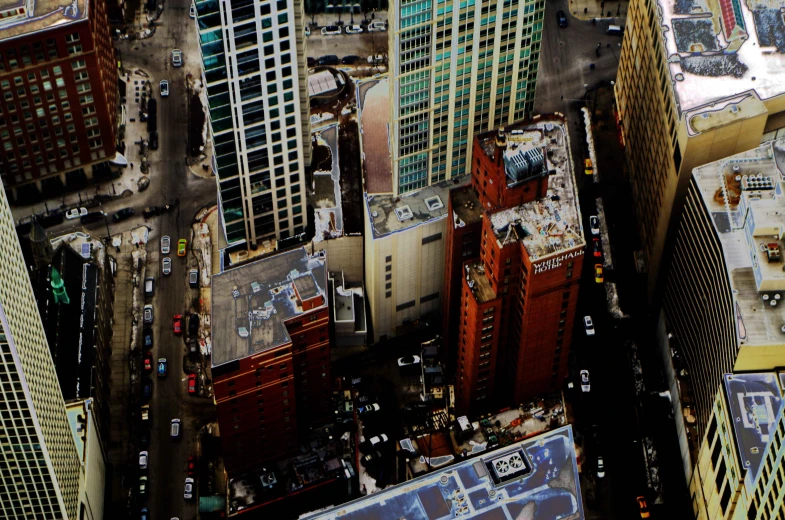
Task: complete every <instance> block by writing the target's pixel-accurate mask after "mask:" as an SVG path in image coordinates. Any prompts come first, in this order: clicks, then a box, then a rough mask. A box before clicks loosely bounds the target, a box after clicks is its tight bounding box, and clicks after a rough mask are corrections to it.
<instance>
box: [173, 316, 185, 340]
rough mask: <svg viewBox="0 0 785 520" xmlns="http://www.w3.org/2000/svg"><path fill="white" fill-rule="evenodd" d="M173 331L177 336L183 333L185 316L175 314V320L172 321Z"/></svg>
mask: <svg viewBox="0 0 785 520" xmlns="http://www.w3.org/2000/svg"><path fill="white" fill-rule="evenodd" d="M172 330H174V333H175V334H177V335H180V334H182V333H183V315H182V314H175V315H174V318H173V319H172Z"/></svg>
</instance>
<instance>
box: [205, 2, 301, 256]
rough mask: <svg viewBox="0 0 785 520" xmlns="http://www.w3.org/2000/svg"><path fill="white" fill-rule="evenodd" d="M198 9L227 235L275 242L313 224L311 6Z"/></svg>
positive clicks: (234, 240) (231, 239)
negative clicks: (309, 215)
mask: <svg viewBox="0 0 785 520" xmlns="http://www.w3.org/2000/svg"><path fill="white" fill-rule="evenodd" d="M196 11H197V21H196V23H197V26H198V31H199V41H200V51H201V56H202V64H203V72H202V75H203V81H204V84H205V86H206V88H207V98H208V103H209V120H210V129H211V134H212V140H213V145H214V148H213V169H214V171H215V172H216V181H217V183H218V193H219V199H218V200H219V204H220V207H221V216H222V218H221V222H222V224H223V227H224V231H225V233H226V241H227V242H228V244H229V245H230V246H232V245H241V244H243V243H247V244H249V246H250V245H256V244H262V245H263V246H266V247H272V245H273V244H274V242H275V241H276V240H282V239H286V238H289V237H291V236H294V235H298V234H300V233H302V232H303V231H304V229H305V225H306V222H305V220H306V216H305V214H306V212H305V191H306V190H305V186H304V182H305V178H304V172H305V167H306V165H309V164H310V162H311V152H310V139H309V137H308V136H309V135H310V130H309V122H308V82H307V73H308V71H307V68H306V59H305V48H304V45H305V35H304V30H305V26H304V17H303V4H302V2H301V1H299V0H295V1H292V0H261V1H258V2H254V1H252V0H227V1H220V2H216V1H214V0H204V1H201V2H199V1H197V2H196Z"/></svg>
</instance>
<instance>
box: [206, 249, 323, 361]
mask: <svg viewBox="0 0 785 520" xmlns="http://www.w3.org/2000/svg"><path fill="white" fill-rule="evenodd" d="M326 263H327V260H326V256H325V254H324V252H319V253H317V254H316V255H314V256H310V255H309V254H308V253H307V252H306V250H305V248H299V249H293V250H291V251H286V252H283V253H279V254H276V255H273V256H270V257H267V258H264V259H262V260H258V261H256V262H253V263H250V264H247V265H243V266H240V267H235V268H232V269H229V270H227V271H224V272H222V273H220V274H217V275H215V276H213V279H212V308H213V315H212V334H213V338H212V342H213V354H212V365H213V366H214V367H215V366H218V365H223V364H224V363H228V362H230V361H234V360H236V359H241V358H244V357H247V356H250V355H253V354H258V353H259V352H263V351H265V350H269V349H272V348H275V347H278V346H281V345H284V344H286V343H288V342H290V341H291V338H290V337H289V333H288V332H287V330H286V325H285V322H286V321H287V320H289V319H291V318H294V317H296V316H298V315H300V314H302V313H303V307H302V302H303V301H304V300H309V299H312V298H316V297H321V299H322V303H321V304H319V305H317V306H316V308H319V307H325V306H327V268H326V267H327V266H326Z"/></svg>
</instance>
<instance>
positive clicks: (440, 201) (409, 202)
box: [365, 175, 470, 238]
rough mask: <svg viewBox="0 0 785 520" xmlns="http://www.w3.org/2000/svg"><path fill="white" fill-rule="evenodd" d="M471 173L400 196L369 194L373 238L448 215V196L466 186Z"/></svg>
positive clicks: (368, 202)
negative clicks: (457, 188)
mask: <svg viewBox="0 0 785 520" xmlns="http://www.w3.org/2000/svg"><path fill="white" fill-rule="evenodd" d="M469 180H470V179H469V176H468V175H467V176H464V177H463V178H460V179H453V180H451V181H443V182H440V183H439V184H432V185H431V186H428V187H425V188H423V189H421V190H418V191H416V192H414V193H407V194H406V195H401V196H400V197H395V196H393V195H372V194H370V193H367V194H366V196H365V203H366V204H367V205H368V214H369V215H370V217H371V228H372V229H373V237H374V238H380V237H383V236H385V235H389V234H391V233H395V232H397V231H403V230H406V229H409V228H413V227H415V226H419V225H420V224H423V223H425V222H429V221H431V220H437V219H441V218H444V216H445V215H447V197H449V194H450V189H451V188H455V187H456V186H464V185H466V184H468V182H469Z"/></svg>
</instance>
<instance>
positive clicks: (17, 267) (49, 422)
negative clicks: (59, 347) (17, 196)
mask: <svg viewBox="0 0 785 520" xmlns="http://www.w3.org/2000/svg"><path fill="white" fill-rule="evenodd" d="M0 233H2V235H3V240H2V241H0V248H1V249H2V255H1V256H2V258H3V262H2V264H1V265H0V270H2V280H3V283H2V284H0V352H1V353H2V362H0V381H2V382H3V384H2V385H1V388H0V392H2V393H0V406H1V407H0V422H1V423H2V427H0V469H2V471H0V479H2V482H0V516H2V517H5V518H53V519H68V518H76V511H77V502H78V492H79V470H80V464H79V457H78V454H77V450H76V446H75V444H74V439H73V436H72V434H71V427H70V425H69V423H68V417H67V415H66V409H65V402H64V401H63V395H62V393H61V392H60V386H59V385H58V382H57V374H56V373H55V369H54V365H53V363H52V356H51V354H50V353H49V347H48V346H47V343H46V336H45V335H44V329H43V326H42V325H41V317H40V316H39V314H38V308H37V307H36V303H35V297H34V295H33V290H32V288H31V286H30V279H29V278H28V276H27V272H26V268H25V263H24V259H23V257H22V253H21V250H20V246H19V240H18V239H17V238H16V232H15V230H14V220H13V216H12V215H11V210H10V209H9V207H8V200H7V198H6V195H5V192H4V191H3V190H0Z"/></svg>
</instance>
